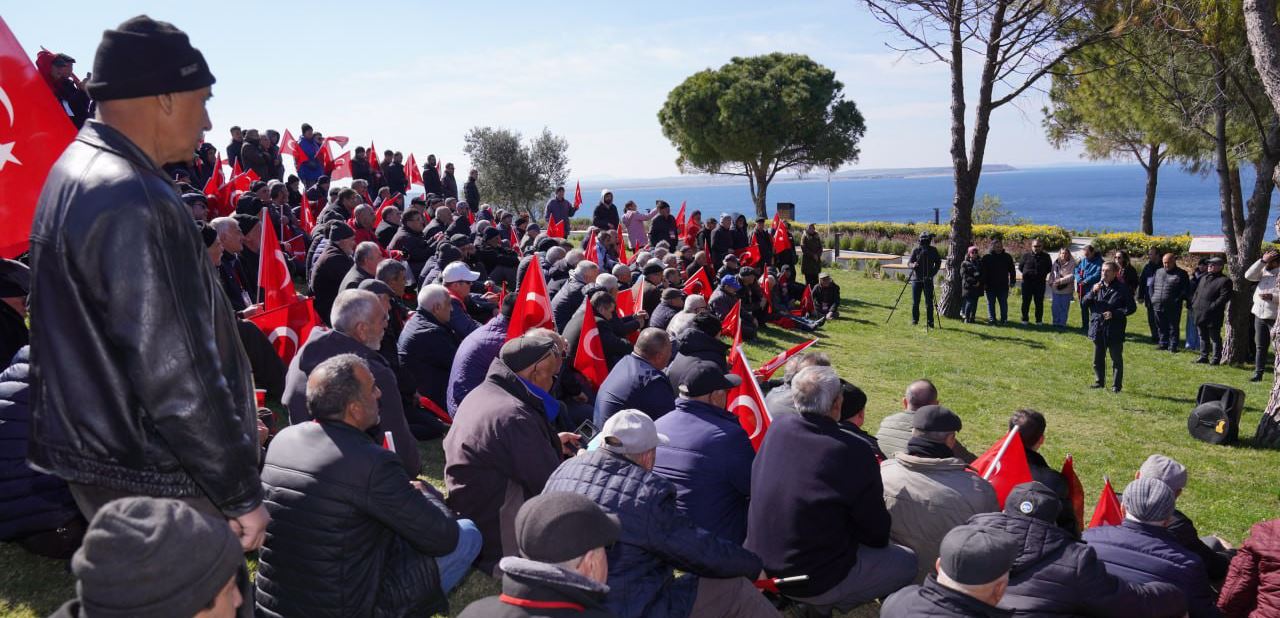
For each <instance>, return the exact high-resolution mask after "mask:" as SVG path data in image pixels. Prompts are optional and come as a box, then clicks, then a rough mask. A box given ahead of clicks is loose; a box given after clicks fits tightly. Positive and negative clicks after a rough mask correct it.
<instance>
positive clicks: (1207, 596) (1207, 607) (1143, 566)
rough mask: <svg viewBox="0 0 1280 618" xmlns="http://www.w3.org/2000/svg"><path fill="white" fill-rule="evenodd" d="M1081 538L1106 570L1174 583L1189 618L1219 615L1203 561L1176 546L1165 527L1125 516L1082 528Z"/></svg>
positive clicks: (1135, 579) (1126, 577)
mask: <svg viewBox="0 0 1280 618" xmlns="http://www.w3.org/2000/svg"><path fill="white" fill-rule="evenodd" d="M1084 540H1085V542H1087V543H1089V545H1090V546H1092V547H1093V549H1094V551H1096V552H1097V553H1098V558H1099V559H1100V560H1102V561H1103V562H1104V563H1106V566H1107V572H1108V573H1111V574H1112V575H1115V576H1116V577H1119V578H1121V579H1123V580H1125V581H1128V582H1132V583H1136V584H1145V583H1147V582H1168V583H1170V584H1173V585H1174V586H1177V587H1178V588H1179V589H1181V590H1182V591H1183V592H1184V593H1185V594H1186V597H1187V610H1188V612H1189V613H1190V615H1191V618H1203V617H1206V616H1208V617H1217V616H1221V615H1222V614H1221V613H1220V612H1219V611H1218V606H1217V595H1216V594H1215V593H1214V591H1213V589H1212V588H1211V587H1210V586H1209V576H1208V574H1207V573H1206V572H1205V569H1204V562H1202V561H1201V560H1200V557H1199V556H1197V555H1195V554H1194V553H1192V552H1191V551H1190V550H1188V549H1186V548H1184V547H1183V546H1182V545H1179V544H1178V541H1177V540H1176V539H1175V538H1174V537H1173V535H1172V534H1171V533H1170V532H1169V531H1168V530H1166V529H1165V528H1163V527H1161V526H1156V525H1151V524H1143V523H1139V522H1136V521H1133V520H1129V519H1126V520H1125V521H1124V523H1122V524H1120V525H1119V526H1099V527H1097V528H1090V529H1088V530H1085V532H1084Z"/></svg>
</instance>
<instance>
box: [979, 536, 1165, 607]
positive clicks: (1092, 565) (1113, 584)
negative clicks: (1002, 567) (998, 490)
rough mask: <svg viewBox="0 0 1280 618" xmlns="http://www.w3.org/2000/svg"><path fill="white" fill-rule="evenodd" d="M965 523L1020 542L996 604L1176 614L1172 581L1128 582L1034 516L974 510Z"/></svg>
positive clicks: (1083, 546) (1090, 551)
mask: <svg viewBox="0 0 1280 618" xmlns="http://www.w3.org/2000/svg"><path fill="white" fill-rule="evenodd" d="M968 523H969V524H970V525H975V526H981V527H983V528H988V529H994V530H1000V531H1002V532H1005V533H1007V534H1009V535H1011V536H1013V537H1015V538H1017V539H1018V541H1019V542H1020V543H1021V544H1022V550H1021V551H1020V552H1019V553H1018V557H1017V559H1015V560H1014V561H1013V569H1012V570H1011V571H1010V572H1009V589H1008V590H1007V591H1006V592H1005V595H1004V598H1003V599H1002V600H1001V601H1000V607H1002V608H1004V609H1009V610H1013V612H1014V614H1015V615H1019V616H1046V617H1047V616H1081V615H1084V616H1116V617H1117V618H1128V617H1135V618H1136V617H1139V616H1180V615H1182V613H1183V612H1185V611H1186V600H1185V598H1184V597H1183V594H1182V591H1180V590H1178V588H1177V587H1176V586H1173V585H1171V584H1166V583H1163V582H1160V583H1148V584H1131V583H1129V582H1126V581H1124V580H1123V579H1120V578H1119V577H1116V576H1114V575H1111V574H1109V573H1107V569H1106V568H1105V567H1104V566H1103V564H1102V561H1100V560H1098V556H1097V554H1095V553H1094V551H1093V548H1092V547H1089V546H1088V545H1086V544H1084V543H1082V542H1080V541H1078V540H1076V539H1074V538H1072V537H1071V536H1070V535H1068V534H1067V533H1066V532H1065V531H1064V530H1062V528H1060V527H1058V526H1055V525H1053V524H1051V523H1049V522H1045V521H1041V520H1039V519H1036V518H1034V517H1025V516H1021V515H1006V514H1005V513H979V514H977V515H974V516H973V517H970V518H969V522H968Z"/></svg>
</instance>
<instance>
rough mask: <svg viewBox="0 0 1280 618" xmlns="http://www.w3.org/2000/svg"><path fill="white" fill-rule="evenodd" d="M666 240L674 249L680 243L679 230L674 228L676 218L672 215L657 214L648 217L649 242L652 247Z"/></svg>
mask: <svg viewBox="0 0 1280 618" xmlns="http://www.w3.org/2000/svg"><path fill="white" fill-rule="evenodd" d="M663 241H666V243H667V244H668V245H670V246H671V249H672V250H673V251H674V250H675V248H676V245H678V244H679V243H680V232H679V231H678V230H676V218H675V217H674V216H672V215H667V216H665V217H664V216H662V215H657V216H655V217H654V218H652V219H649V244H650V245H653V246H654V247H657V246H658V243H660V242H663Z"/></svg>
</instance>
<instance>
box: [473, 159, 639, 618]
mask: <svg viewBox="0 0 1280 618" xmlns="http://www.w3.org/2000/svg"><path fill="white" fill-rule="evenodd" d="M468 184H470V183H468ZM499 566H500V567H501V569H502V595H501V596H498V595H495V596H491V597H485V598H483V599H480V600H479V601H476V602H475V603H472V604H471V605H468V606H467V609H465V610H463V612H462V613H461V614H458V618H534V617H537V618H612V617H613V615H614V614H613V612H610V611H609V610H608V609H606V608H605V607H604V599H605V595H607V594H608V593H609V587H608V586H606V585H604V584H602V583H600V582H597V581H595V580H593V579H590V578H588V577H586V576H583V575H581V574H579V573H578V572H576V571H570V570H568V569H565V568H563V567H560V566H558V565H554V564H547V563H545V562H534V561H533V560H528V559H525V558H517V557H515V556H511V557H509V558H503V559H502V562H501V563H499Z"/></svg>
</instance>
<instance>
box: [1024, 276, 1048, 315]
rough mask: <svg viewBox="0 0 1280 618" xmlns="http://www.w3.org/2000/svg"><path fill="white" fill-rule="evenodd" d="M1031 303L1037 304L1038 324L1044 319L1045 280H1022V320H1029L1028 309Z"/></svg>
mask: <svg viewBox="0 0 1280 618" xmlns="http://www.w3.org/2000/svg"><path fill="white" fill-rule="evenodd" d="M1031 303H1035V305H1036V324H1039V323H1041V322H1043V321H1044V281H1039V282H1036V281H1026V280H1023V282H1022V321H1023V322H1026V321H1028V320H1027V309H1029V308H1030V307H1031Z"/></svg>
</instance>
